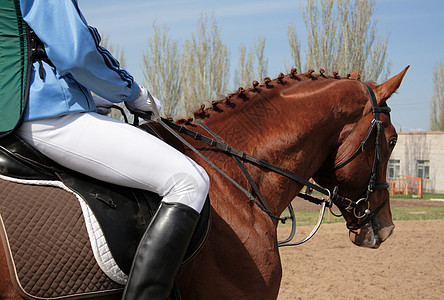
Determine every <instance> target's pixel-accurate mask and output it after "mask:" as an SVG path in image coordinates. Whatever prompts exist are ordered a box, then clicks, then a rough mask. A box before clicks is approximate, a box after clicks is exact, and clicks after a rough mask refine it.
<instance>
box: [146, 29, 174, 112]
mask: <svg viewBox="0 0 444 300" xmlns="http://www.w3.org/2000/svg"><path fill="white" fill-rule="evenodd" d="M168 32H169V29H168V27H167V25H163V27H162V28H161V27H159V26H157V25H156V21H154V22H153V35H152V36H151V37H150V38H149V39H148V49H147V50H146V51H145V52H144V53H143V73H144V79H145V85H146V86H147V88H148V89H149V90H150V91H151V93H152V94H153V95H154V96H156V97H157V98H159V99H160V100H161V101H162V104H163V107H162V111H163V114H164V115H166V116H167V117H173V116H175V115H177V114H178V113H179V111H180V107H179V102H180V98H181V92H182V90H181V83H180V55H179V48H178V43H177V41H173V40H171V38H170V37H169V35H168Z"/></svg>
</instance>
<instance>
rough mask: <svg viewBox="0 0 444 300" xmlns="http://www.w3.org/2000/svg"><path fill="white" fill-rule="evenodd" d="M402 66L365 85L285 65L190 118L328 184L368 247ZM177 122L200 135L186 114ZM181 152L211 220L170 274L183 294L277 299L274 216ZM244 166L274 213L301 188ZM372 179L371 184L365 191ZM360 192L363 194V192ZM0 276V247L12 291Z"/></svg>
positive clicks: (353, 235) (382, 223)
mask: <svg viewBox="0 0 444 300" xmlns="http://www.w3.org/2000/svg"><path fill="white" fill-rule="evenodd" d="M407 69H408V67H407V68H406V69H404V70H403V71H402V72H401V73H399V74H398V75H396V76H394V77H392V78H391V79H389V80H387V81H386V82H384V83H382V84H380V85H376V84H374V83H368V85H369V88H367V86H366V85H364V84H363V83H362V82H360V80H359V77H360V76H359V74H358V73H357V72H353V73H352V74H349V75H348V76H347V78H345V77H339V76H338V75H337V73H334V76H326V75H325V73H324V71H323V70H321V72H320V73H319V74H314V73H313V71H309V72H307V73H304V74H297V73H296V71H295V70H292V72H291V73H290V74H288V75H285V76H284V75H283V74H281V75H280V76H279V77H278V78H276V79H274V80H270V79H269V78H266V79H265V83H264V84H260V85H259V84H258V83H257V82H254V83H253V87H252V88H250V89H248V90H244V89H242V88H240V89H239V90H238V91H237V92H235V93H233V94H230V95H229V96H227V97H226V98H225V99H221V100H218V101H214V102H213V103H212V105H211V107H209V108H205V107H204V106H202V108H201V109H200V110H199V111H197V112H196V113H195V118H196V119H199V121H201V122H202V123H204V124H205V125H207V126H208V127H209V128H211V129H212V130H213V131H214V132H215V133H217V135H219V136H220V137H221V138H222V139H223V140H224V141H226V142H228V143H229V145H230V146H231V147H232V148H235V149H238V150H241V151H243V152H245V153H248V154H250V155H252V156H255V157H256V158H258V159H261V160H264V161H266V162H268V163H270V164H273V165H275V166H278V167H279V168H281V169H284V170H286V171H289V172H291V173H293V174H297V175H298V176H299V177H301V178H304V179H306V180H308V179H309V178H314V179H315V181H316V182H317V183H318V184H320V185H321V186H322V187H323V188H325V189H326V190H327V189H328V190H329V191H333V190H334V189H335V187H336V189H335V192H337V194H338V195H340V196H341V197H337V198H336V199H342V200H343V201H338V202H335V204H336V205H337V206H338V207H339V209H340V211H341V212H342V214H343V216H344V218H345V220H346V222H347V226H348V228H349V236H350V239H351V241H352V242H353V243H354V244H356V245H358V246H364V247H371V248H377V247H379V246H380V244H381V243H382V242H384V241H385V240H386V239H387V238H388V237H389V236H390V235H391V233H392V231H393V228H394V224H393V222H392V217H391V212H390V203H389V201H388V195H389V194H388V191H387V189H386V186H385V184H384V183H385V179H386V168H387V163H388V160H389V157H390V153H391V151H392V149H393V147H394V145H395V143H396V139H397V134H396V131H395V128H394V127H393V125H392V123H391V121H390V115H389V109H388V107H387V104H386V101H387V99H388V98H389V97H390V96H391V95H392V94H393V93H394V92H395V91H396V90H397V89H398V87H399V86H400V84H401V81H402V79H403V77H404V75H405V73H406V71H407ZM373 92H374V94H373ZM371 94H373V96H374V100H373V104H372V95H371ZM378 108H380V109H378ZM177 123H179V124H181V125H183V126H184V127H185V128H188V129H191V130H194V131H197V132H200V133H201V134H202V135H207V136H208V135H209V134H208V132H207V131H205V129H204V128H202V127H201V126H199V125H197V122H193V120H191V119H190V120H181V121H178V122H177ZM374 124H376V125H378V126H375V125H374ZM373 127H375V128H376V127H377V128H379V130H376V129H375V130H373ZM185 139H186V140H187V141H188V142H189V143H191V144H192V145H193V146H194V147H196V148H197V149H199V151H200V152H201V153H203V154H204V155H205V156H206V157H207V158H209V159H210V160H211V161H212V162H213V163H214V164H215V165H216V166H218V167H219V168H220V169H221V170H223V171H224V172H225V173H226V174H227V175H229V176H230V177H231V178H232V179H234V180H235V181H236V182H237V183H239V184H240V185H241V186H243V187H244V188H246V189H250V186H249V183H248V181H247V179H246V178H245V175H244V174H243V173H242V171H241V170H240V169H239V167H238V166H237V164H236V162H235V161H234V160H233V159H231V158H230V157H229V156H227V155H226V154H224V153H223V152H222V151H219V150H217V149H214V148H212V147H210V146H208V145H206V144H203V143H202V142H200V141H196V140H193V139H192V138H190V137H188V136H187V137H185ZM187 155H189V156H190V157H191V158H193V159H194V160H196V161H197V162H198V163H200V164H201V165H202V166H204V167H205V169H206V170H207V172H208V174H209V176H210V179H211V189H210V199H211V204H212V227H211V231H210V234H209V236H208V239H207V241H206V243H205V244H204V246H203V248H202V249H201V250H200V252H199V253H198V254H197V255H196V257H195V258H194V259H193V260H192V261H191V262H189V263H188V264H186V265H184V266H183V269H182V271H181V273H180V274H179V275H178V278H177V279H178V284H179V287H180V291H181V294H182V297H183V299H276V297H277V295H278V291H279V286H280V281H281V276H282V270H281V262H280V257H279V251H278V242H277V225H276V222H274V220H273V219H272V218H270V216H269V215H268V214H266V213H264V211H263V210H261V209H260V208H259V207H258V206H257V205H255V204H254V203H253V202H252V201H251V200H250V199H249V198H248V197H247V196H246V195H245V194H244V193H243V192H242V191H240V190H239V189H238V188H237V187H235V186H234V185H233V184H232V183H231V182H229V181H228V180H227V178H226V177H224V176H223V175H221V174H220V173H219V172H217V171H216V170H215V169H214V168H212V167H210V166H209V165H208V163H207V162H206V161H204V160H202V159H201V157H199V156H198V155H197V154H196V153H194V152H192V151H191V150H187ZM375 165H376V168H375ZM245 167H246V169H247V170H248V171H249V173H250V174H251V176H252V178H253V179H254V182H255V183H256V185H257V186H258V188H259V190H260V191H261V193H262V195H263V196H264V198H265V199H266V200H267V202H268V206H269V207H270V209H271V211H272V213H273V214H274V215H277V216H279V215H281V213H282V212H283V211H284V210H285V208H286V207H287V206H288V205H289V204H290V203H291V201H292V200H293V199H294V198H295V196H296V195H297V194H298V192H299V191H300V190H301V189H302V187H303V185H302V184H301V183H299V182H295V181H292V180H290V179H288V178H287V177H284V176H281V175H279V174H277V173H275V172H272V171H270V170H267V169H264V168H262V167H258V166H256V165H255V164H252V163H249V162H246V163H245ZM372 175H373V176H372ZM372 180H374V181H375V182H373V186H374V187H375V189H374V191H372V192H370V193H367V192H366V191H367V189H368V187H369V182H371V181H372ZM363 194H364V195H365V194H367V195H368V197H367V198H362V197H363V196H362V195H363ZM335 195H336V194H335ZM364 197H365V196H364ZM344 199H345V200H347V201H349V202H353V203H354V204H355V206H353V207H352V206H351V204H350V203H348V202H347V201H344ZM348 199H351V200H348ZM358 199H361V200H358ZM362 199H364V200H365V201H362ZM362 202H364V203H362ZM361 204H362V205H361ZM365 215H367V217H364V218H361V217H362V216H365ZM370 216H371V218H370ZM0 249H3V248H2V247H0ZM0 251H2V250H0ZM8 277H9V275H8V271H7V270H6V267H5V261H4V254H3V253H0V278H1V280H0V298H1V299H21V298H20V297H19V296H18V295H17V294H16V293H15V292H14V291H13V289H12V286H11V284H10V282H9V281H8V280H7V279H5V278H8ZM8 295H9V296H10V298H8ZM117 297H118V296H117ZM117 297H114V298H113V297H106V299H117ZM104 299H105V298H104Z"/></svg>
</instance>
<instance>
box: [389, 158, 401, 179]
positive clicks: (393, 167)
mask: <svg viewBox="0 0 444 300" xmlns="http://www.w3.org/2000/svg"><path fill="white" fill-rule="evenodd" d="M400 165H401V160H399V159H390V160H389V163H388V167H387V177H388V178H392V179H393V178H398V176H399V169H400Z"/></svg>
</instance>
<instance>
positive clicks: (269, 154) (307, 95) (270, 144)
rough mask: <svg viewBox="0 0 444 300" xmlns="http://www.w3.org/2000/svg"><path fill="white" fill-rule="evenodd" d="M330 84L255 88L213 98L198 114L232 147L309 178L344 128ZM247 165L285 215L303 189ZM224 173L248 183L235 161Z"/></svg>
mask: <svg viewBox="0 0 444 300" xmlns="http://www.w3.org/2000/svg"><path fill="white" fill-rule="evenodd" d="M329 84H331V82H328V81H327V80H326V81H325V82H324V83H321V82H318V83H317V84H313V82H312V83H311V84H310V82H308V83H305V84H303V83H299V84H298V85H282V86H281V85H279V84H274V85H273V86H272V85H271V84H270V86H269V87H265V86H262V87H256V88H255V89H250V90H249V91H242V92H241V93H239V92H237V93H234V94H231V95H229V96H228V97H227V98H225V99H223V100H219V101H218V102H216V103H214V102H213V106H212V108H210V109H207V110H204V109H202V110H201V111H199V112H197V113H196V114H195V115H196V116H198V117H201V118H202V121H203V122H204V123H206V125H208V126H209V127H210V128H211V129H212V130H213V131H215V132H216V133H217V134H218V135H220V136H221V137H222V138H223V139H224V140H225V141H226V142H227V143H228V144H229V145H230V146H231V147H233V148H236V149H238V150H242V151H244V152H246V153H247V154H250V155H253V156H255V157H257V158H259V159H262V160H264V161H267V162H269V163H271V164H274V165H276V166H278V167H280V168H283V169H285V170H288V171H290V172H292V173H294V174H296V175H298V176H299V177H302V178H304V179H309V178H311V177H312V176H313V175H314V174H315V172H316V171H317V170H318V169H319V168H320V167H321V166H322V164H323V162H324V161H325V160H326V158H327V156H328V155H329V153H330V152H331V151H332V147H334V141H335V139H337V137H338V135H339V134H340V132H341V131H342V128H343V127H344V124H343V123H344V122H343V121H340V120H343V119H344V118H342V114H343V112H341V111H340V110H335V107H337V99H336V98H334V97H331V96H330V95H329V93H330V91H331V89H329V88H327V86H328V85H329ZM313 90H314V92H313ZM333 98H334V99H333ZM224 160H227V157H225V159H224ZM221 161H223V159H221ZM246 166H247V169H248V170H249V172H250V173H251V175H252V177H253V179H254V181H255V182H256V184H257V185H258V187H259V189H260V191H261V193H262V194H263V196H264V198H265V199H266V200H267V202H268V204H269V206H270V208H271V210H272V211H273V212H274V213H275V214H278V215H279V214H280V213H282V211H283V210H284V209H285V208H286V207H287V206H288V204H289V203H290V202H291V201H292V200H293V199H294V197H295V196H296V195H297V193H298V192H299V191H300V189H301V188H302V187H303V186H302V185H301V184H299V183H295V182H292V181H290V180H288V179H286V178H284V177H282V176H280V175H277V174H275V173H272V172H264V171H263V170H260V169H259V168H257V167H255V166H252V165H250V164H247V165H246ZM224 171H225V172H226V173H227V174H228V175H229V176H230V177H232V178H233V179H235V180H236V181H238V182H245V177H244V175H243V174H242V173H241V171H240V170H239V168H237V167H236V166H235V164H234V163H231V164H225V169H224Z"/></svg>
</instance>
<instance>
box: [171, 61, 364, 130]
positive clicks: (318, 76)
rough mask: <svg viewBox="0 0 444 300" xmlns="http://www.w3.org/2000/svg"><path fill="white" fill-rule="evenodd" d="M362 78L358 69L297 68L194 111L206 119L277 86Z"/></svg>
mask: <svg viewBox="0 0 444 300" xmlns="http://www.w3.org/2000/svg"><path fill="white" fill-rule="evenodd" d="M326 79H334V80H344V79H350V80H358V81H360V80H361V76H360V74H359V72H358V71H354V72H352V73H349V74H347V75H346V77H342V76H339V73H338V72H333V75H326V74H325V70H324V69H320V70H319V73H314V70H312V69H311V70H308V71H307V72H305V73H301V74H298V73H297V70H296V68H293V69H291V72H290V73H288V74H286V75H284V74H283V73H280V74H279V76H278V77H276V78H275V79H270V77H266V78H264V82H263V83H262V84H260V83H259V82H258V81H256V80H254V81H253V83H252V86H251V87H250V88H248V89H244V88H243V87H240V88H239V89H238V90H237V91H236V92H233V93H230V94H228V95H227V96H226V97H225V98H223V99H219V100H215V101H212V102H211V106H209V107H205V104H202V105H201V106H200V108H199V109H198V110H197V111H195V112H194V118H195V119H205V118H210V116H211V115H212V114H214V113H222V112H224V109H225V108H227V107H231V108H233V107H235V106H236V103H244V102H247V101H249V100H252V99H254V98H255V97H256V96H257V95H258V94H261V93H264V92H269V91H270V90H272V89H275V88H284V87H286V86H293V85H295V84H301V83H303V82H307V81H314V80H326ZM192 121H193V118H188V119H179V120H177V123H184V124H187V125H190V124H191V123H192Z"/></svg>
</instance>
